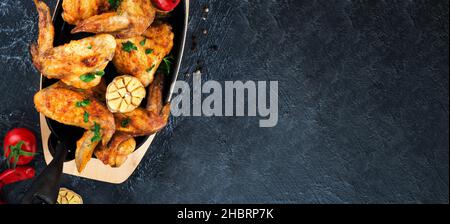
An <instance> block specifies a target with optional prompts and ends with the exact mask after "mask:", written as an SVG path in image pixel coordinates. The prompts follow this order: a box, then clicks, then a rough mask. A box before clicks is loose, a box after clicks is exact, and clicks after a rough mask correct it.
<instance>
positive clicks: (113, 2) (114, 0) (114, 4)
mask: <svg viewBox="0 0 450 224" xmlns="http://www.w3.org/2000/svg"><path fill="white" fill-rule="evenodd" d="M121 1H122V0H108V2H109V5H110V6H111V8H113V9H117V8H118V7H119V5H120V2H121Z"/></svg>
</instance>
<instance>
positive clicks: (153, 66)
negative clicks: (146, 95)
mask: <svg viewBox="0 0 450 224" xmlns="http://www.w3.org/2000/svg"><path fill="white" fill-rule="evenodd" d="M153 68H155V64H153V65H152V66H151V67H150V68H148V69H147V72H151V71H152V70H153Z"/></svg>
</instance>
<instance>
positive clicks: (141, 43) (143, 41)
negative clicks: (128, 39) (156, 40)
mask: <svg viewBox="0 0 450 224" xmlns="http://www.w3.org/2000/svg"><path fill="white" fill-rule="evenodd" d="M146 41H147V39H146V38H144V39H143V40H142V41H141V42H139V44H140V45H141V46H144V45H145V42H146Z"/></svg>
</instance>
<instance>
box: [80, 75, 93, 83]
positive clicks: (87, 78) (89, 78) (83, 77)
mask: <svg viewBox="0 0 450 224" xmlns="http://www.w3.org/2000/svg"><path fill="white" fill-rule="evenodd" d="M80 79H81V81H83V82H91V81H92V80H94V79H95V75H94V74H92V73H88V74H84V75H81V76H80Z"/></svg>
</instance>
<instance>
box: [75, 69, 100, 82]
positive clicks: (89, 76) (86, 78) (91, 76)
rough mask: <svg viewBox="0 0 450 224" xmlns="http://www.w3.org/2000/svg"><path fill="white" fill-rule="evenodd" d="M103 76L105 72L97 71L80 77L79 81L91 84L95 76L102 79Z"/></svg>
mask: <svg viewBox="0 0 450 224" xmlns="http://www.w3.org/2000/svg"><path fill="white" fill-rule="evenodd" d="M104 75H105V71H97V72H94V73H88V74H84V75H81V76H80V79H81V81H83V82H92V80H94V79H95V76H99V77H102V76H104Z"/></svg>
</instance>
